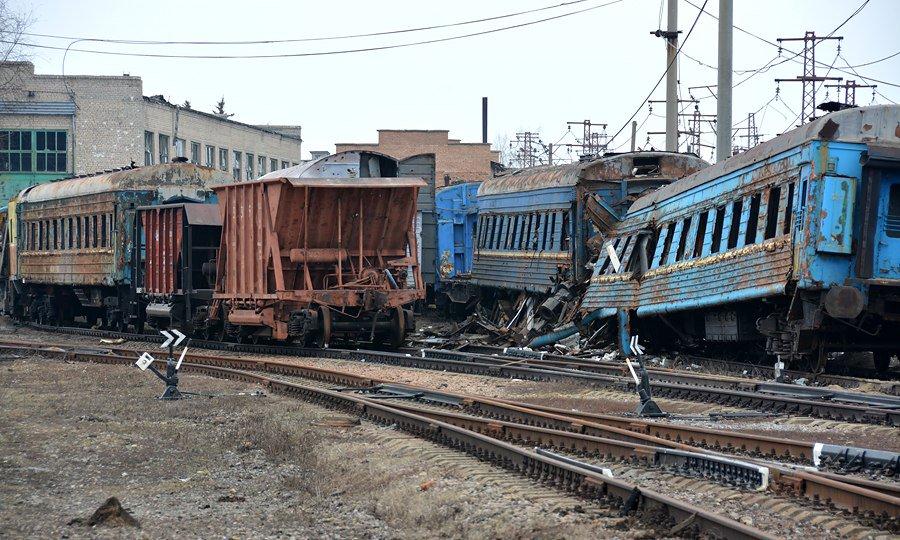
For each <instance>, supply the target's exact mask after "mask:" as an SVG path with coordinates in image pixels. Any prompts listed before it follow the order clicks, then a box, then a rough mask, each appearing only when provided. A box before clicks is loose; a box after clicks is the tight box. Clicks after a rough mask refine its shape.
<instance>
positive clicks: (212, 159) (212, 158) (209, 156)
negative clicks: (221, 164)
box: [204, 145, 216, 167]
mask: <svg viewBox="0 0 900 540" xmlns="http://www.w3.org/2000/svg"><path fill="white" fill-rule="evenodd" d="M204 165H206V166H207V167H215V166H216V147H215V146H209V145H207V146H206V163H204Z"/></svg>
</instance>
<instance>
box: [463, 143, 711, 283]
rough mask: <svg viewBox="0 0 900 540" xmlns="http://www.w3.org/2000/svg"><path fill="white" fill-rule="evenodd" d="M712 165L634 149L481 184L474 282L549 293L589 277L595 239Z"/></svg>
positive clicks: (521, 171)
mask: <svg viewBox="0 0 900 540" xmlns="http://www.w3.org/2000/svg"><path fill="white" fill-rule="evenodd" d="M705 166H707V163H706V162H705V161H703V160H702V159H700V158H699V157H697V156H695V155H693V154H677V153H670V152H629V153H623V154H607V155H605V156H603V157H599V158H593V159H588V160H583V161H580V162H577V163H570V164H564V165H555V166H542V167H533V168H528V169H519V170H512V171H510V172H507V173H504V174H501V175H498V176H496V177H495V178H492V179H490V180H487V181H485V182H483V183H482V184H481V186H480V187H479V188H478V223H477V231H476V242H475V253H474V262H473V267H472V280H471V282H472V283H473V284H474V285H476V286H478V287H480V288H481V289H482V291H484V290H486V289H490V290H495V291H498V295H499V296H508V295H510V294H516V295H517V294H519V293H520V292H526V293H530V294H537V295H543V294H546V293H549V292H553V291H554V290H555V289H558V288H559V287H569V286H572V285H573V284H577V283H581V282H583V281H584V280H586V279H587V278H588V277H589V276H590V272H589V271H588V270H586V265H587V264H588V262H589V261H590V257H591V254H590V252H589V250H588V240H589V239H590V238H591V237H593V236H594V235H596V234H597V233H598V232H599V233H601V234H602V233H604V232H605V231H606V230H607V229H608V228H609V227H611V226H613V224H614V223H616V222H617V221H618V219H619V217H620V216H623V215H624V214H625V211H626V210H627V208H628V205H629V204H630V203H631V202H632V201H633V200H634V199H635V198H636V197H637V196H639V195H640V194H642V193H644V192H646V191H647V190H652V189H655V188H658V187H660V186H664V185H666V184H668V183H670V182H672V181H673V180H676V179H678V178H681V177H682V176H685V175H688V174H691V173H693V172H695V171H698V170H700V169H702V168H704V167H705Z"/></svg>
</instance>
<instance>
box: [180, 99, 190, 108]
mask: <svg viewBox="0 0 900 540" xmlns="http://www.w3.org/2000/svg"><path fill="white" fill-rule="evenodd" d="M181 106H182V107H184V108H185V109H190V108H191V102H190V100H187V99H186V100H184V103H182V104H181Z"/></svg>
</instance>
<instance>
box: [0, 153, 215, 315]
mask: <svg viewBox="0 0 900 540" xmlns="http://www.w3.org/2000/svg"><path fill="white" fill-rule="evenodd" d="M227 180H230V177H226V176H224V173H221V172H219V171H216V170H214V169H209V168H205V167H199V166H196V165H192V164H188V163H170V164H162V165H154V166H148V167H139V168H129V169H124V170H119V171H113V172H108V173H103V174H96V175H90V176H85V177H79V178H72V179H68V180H61V181H58V182H52V183H48V184H41V185H37V186H33V187H30V188H27V189H25V190H23V191H22V192H21V193H20V194H19V195H18V196H17V197H16V199H14V200H13V201H11V202H10V214H9V215H10V219H11V220H12V221H13V222H12V223H11V224H10V231H11V233H12V235H11V241H10V243H9V260H10V267H9V268H10V283H9V285H8V287H9V289H8V291H7V296H6V298H7V303H6V308H7V311H8V312H12V313H13V314H15V315H17V316H19V317H21V318H25V319H30V320H35V321H40V322H45V323H53V324H68V323H70V322H71V321H73V320H74V319H75V318H76V317H85V318H86V319H87V320H88V322H89V323H92V324H96V325H102V326H104V327H109V328H118V329H124V328H125V327H126V326H128V325H129V324H131V325H134V326H140V323H141V321H142V320H143V314H142V313H141V311H140V309H139V302H138V299H137V297H136V294H137V292H136V289H135V287H134V283H133V278H134V276H135V257H134V249H135V238H134V230H135V229H134V220H135V215H136V213H137V208H138V207H141V206H146V205H150V204H159V203H165V202H172V201H194V202H201V201H206V200H208V199H209V197H211V196H212V194H213V192H212V191H211V190H210V185H212V184H215V183H218V182H224V181H227Z"/></svg>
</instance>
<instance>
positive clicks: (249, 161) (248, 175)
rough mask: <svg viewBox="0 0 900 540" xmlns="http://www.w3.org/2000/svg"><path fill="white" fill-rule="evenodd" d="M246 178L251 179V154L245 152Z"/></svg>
mask: <svg viewBox="0 0 900 540" xmlns="http://www.w3.org/2000/svg"><path fill="white" fill-rule="evenodd" d="M247 180H253V154H247Z"/></svg>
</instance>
